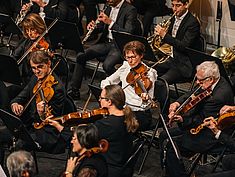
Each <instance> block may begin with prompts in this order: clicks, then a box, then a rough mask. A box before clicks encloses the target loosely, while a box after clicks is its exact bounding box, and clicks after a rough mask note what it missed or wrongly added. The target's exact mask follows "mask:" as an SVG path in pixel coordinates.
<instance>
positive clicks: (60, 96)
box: [11, 75, 66, 153]
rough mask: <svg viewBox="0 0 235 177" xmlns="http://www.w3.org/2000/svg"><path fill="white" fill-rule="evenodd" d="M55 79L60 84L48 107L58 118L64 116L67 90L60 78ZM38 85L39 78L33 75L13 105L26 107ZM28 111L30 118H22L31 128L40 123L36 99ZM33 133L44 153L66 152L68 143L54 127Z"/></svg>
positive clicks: (55, 88) (56, 87)
mask: <svg viewBox="0 0 235 177" xmlns="http://www.w3.org/2000/svg"><path fill="white" fill-rule="evenodd" d="M54 77H55V80H57V81H58V83H57V84H55V85H53V86H52V88H53V90H54V95H53V97H52V98H51V100H49V101H48V105H49V106H51V109H52V114H53V115H54V116H56V117H57V116H60V115H62V114H63V109H64V100H65V90H64V87H63V85H62V84H61V81H60V80H59V79H58V77H57V76H55V75H54ZM36 83H37V78H36V76H34V75H33V76H32V78H31V81H30V82H29V83H28V85H27V86H26V87H25V88H24V89H23V90H22V91H21V92H20V93H19V95H18V96H17V97H16V98H14V99H13V100H12V101H11V104H12V103H18V104H21V105H25V104H26V103H27V102H28V100H29V99H30V98H31V97H32V95H33V88H34V86H35V84H36ZM26 110H29V111H30V115H29V117H23V116H22V117H21V120H22V121H23V123H24V124H25V125H26V127H30V126H31V125H32V123H33V122H40V120H39V115H38V113H37V110H36V100H35V99H34V100H33V101H32V102H31V104H30V107H29V108H28V109H26ZM33 132H34V133H33V134H35V137H34V139H35V140H36V141H37V142H38V143H39V144H40V145H41V146H42V149H41V150H42V151H46V152H49V153H61V152H63V151H64V148H65V146H66V142H65V140H64V139H63V138H61V135H60V132H58V130H56V129H55V128H54V127H52V126H49V125H48V126H45V127H44V128H42V129H38V130H37V129H35V130H34V131H33Z"/></svg>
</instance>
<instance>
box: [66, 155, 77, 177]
mask: <svg viewBox="0 0 235 177" xmlns="http://www.w3.org/2000/svg"><path fill="white" fill-rule="evenodd" d="M77 160H78V157H70V158H69V160H68V162H67V167H66V171H68V172H71V173H72V172H73V170H74V169H75V167H76V166H77V165H78V163H79V162H77Z"/></svg>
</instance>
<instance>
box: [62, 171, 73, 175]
mask: <svg viewBox="0 0 235 177" xmlns="http://www.w3.org/2000/svg"><path fill="white" fill-rule="evenodd" d="M64 175H66V176H67V175H71V176H72V175H73V173H72V172H71V171H65V172H64Z"/></svg>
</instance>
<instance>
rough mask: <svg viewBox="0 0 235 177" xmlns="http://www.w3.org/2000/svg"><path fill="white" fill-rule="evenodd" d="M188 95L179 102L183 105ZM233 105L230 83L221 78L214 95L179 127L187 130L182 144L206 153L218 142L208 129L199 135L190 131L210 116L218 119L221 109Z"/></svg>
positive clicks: (190, 114)
mask: <svg viewBox="0 0 235 177" xmlns="http://www.w3.org/2000/svg"><path fill="white" fill-rule="evenodd" d="M185 97H188V94H187V95H184V96H183V97H181V98H179V99H178V100H177V101H178V102H179V103H182V102H183V100H185ZM231 104H233V91H232V88H231V86H230V85H229V83H228V82H227V81H226V80H225V79H224V78H223V77H221V78H220V80H219V82H218V83H217V85H216V86H215V88H214V89H213V91H212V94H211V95H210V96H208V97H207V98H205V99H204V100H202V101H201V102H199V103H198V104H197V105H196V106H195V108H194V109H193V110H191V111H189V112H188V113H187V114H186V115H185V116H183V118H184V122H183V123H182V124H179V126H180V127H181V128H182V129H183V130H185V134H184V135H183V141H182V144H183V146H184V147H185V148H187V149H190V150H191V151H195V152H204V151H207V150H208V149H210V148H211V147H213V146H214V145H215V144H216V143H217V142H218V140H216V139H215V138H214V134H213V133H212V132H211V130H209V129H208V128H204V129H202V130H201V131H200V132H199V133H198V134H197V135H192V134H191V133H190V132H189V130H190V129H191V128H195V127H197V126H198V125H200V124H201V123H202V122H203V120H204V119H205V118H207V117H209V116H213V117H218V114H219V111H220V109H221V108H222V107H223V106H224V105H231Z"/></svg>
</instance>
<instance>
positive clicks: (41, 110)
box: [37, 101, 47, 116]
mask: <svg viewBox="0 0 235 177" xmlns="http://www.w3.org/2000/svg"><path fill="white" fill-rule="evenodd" d="M45 104H46V103H45V101H40V102H39V103H37V112H38V115H39V116H41V115H43V114H44V113H45V110H46V109H47V105H45ZM45 106H46V107H45Z"/></svg>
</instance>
